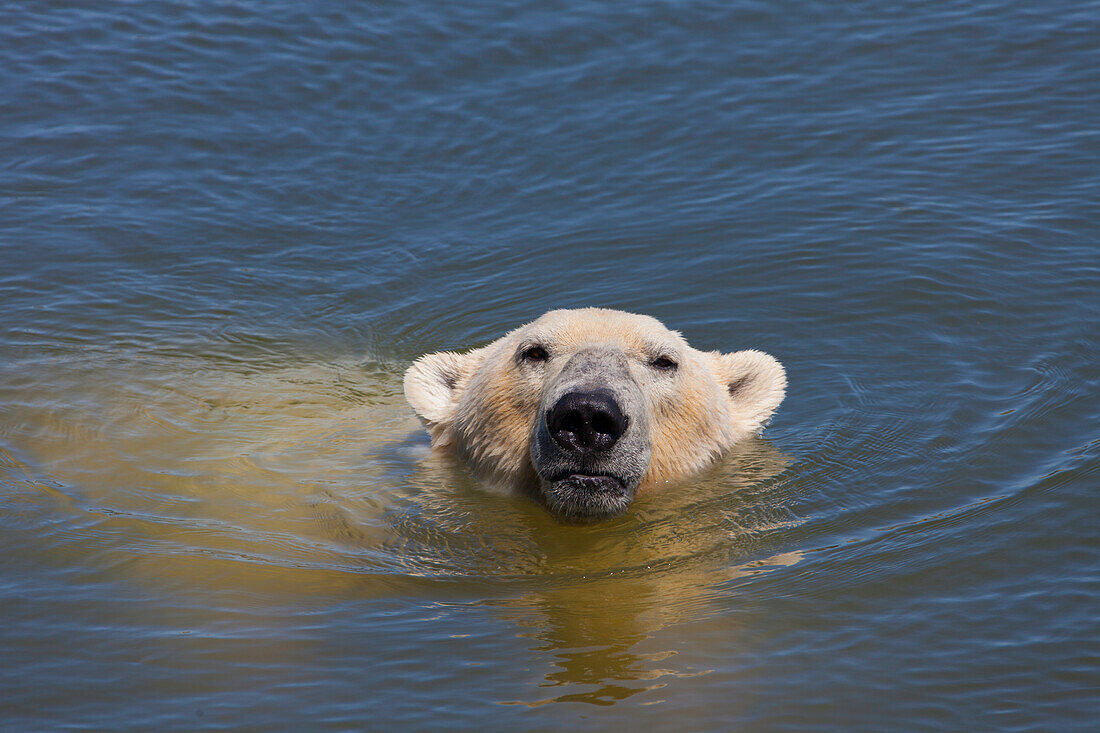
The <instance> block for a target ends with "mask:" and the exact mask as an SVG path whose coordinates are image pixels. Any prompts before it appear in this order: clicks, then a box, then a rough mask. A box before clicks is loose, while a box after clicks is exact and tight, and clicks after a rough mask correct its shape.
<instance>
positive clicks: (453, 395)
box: [405, 349, 484, 426]
mask: <svg viewBox="0 0 1100 733" xmlns="http://www.w3.org/2000/svg"><path fill="white" fill-rule="evenodd" d="M483 356H484V349H477V350H475V351H471V352H469V353H467V354H456V353H455V352H453V351H440V352H438V353H436V354H425V355H424V356H422V357H420V358H419V359H417V360H416V361H415V362H413V365H412V366H411V367H409V370H408V371H407V372H405V399H406V400H408V401H409V404H410V405H412V408H413V409H414V410H416V414H417V415H419V416H420V417H421V418H422V419H423V420H424V421H425V422H427V423H428V425H429V426H431V425H440V424H443V423H449V422H451V420H452V419H453V417H454V409H455V406H456V405H458V398H459V395H461V394H462V390H463V389H465V387H466V382H468V381H469V378H470V377H471V376H472V375H473V373H474V371H476V370H477V367H478V365H479V364H481V360H482V357H483Z"/></svg>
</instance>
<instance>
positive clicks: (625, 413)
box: [405, 308, 787, 521]
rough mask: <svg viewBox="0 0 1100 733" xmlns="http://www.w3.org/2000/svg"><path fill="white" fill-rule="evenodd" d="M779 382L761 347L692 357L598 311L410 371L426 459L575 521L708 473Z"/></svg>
mask: <svg viewBox="0 0 1100 733" xmlns="http://www.w3.org/2000/svg"><path fill="white" fill-rule="evenodd" d="M786 386H787V378H786V373H785V372H784V370H783V366H782V365H781V364H780V363H779V362H778V361H777V360H776V359H775V358H773V357H772V356H769V355H768V354H765V353H763V352H761V351H754V350H749V351H736V352H733V353H728V354H722V353H719V352H716V351H711V352H704V351H698V350H696V349H693V348H691V347H690V346H688V344H687V342H686V341H685V340H684V339H683V337H682V336H680V334H679V333H677V332H675V331H671V330H669V329H667V328H665V326H664V325H662V324H661V322H660V321H658V320H656V319H654V318H651V317H649V316H643V315H635V314H632V313H624V312H622V311H615V310H607V309H602V308H584V309H579V310H555V311H550V312H549V313H546V314H545V315H543V316H542V317H541V318H539V319H538V320H536V321H533V322H531V323H528V324H526V325H523V326H520V327H519V328H517V329H515V330H514V331H511V332H510V333H508V334H506V335H504V336H502V337H501V338H499V339H497V340H496V341H494V342H492V343H491V344H489V345H488V346H484V347H482V348H479V349H474V350H473V351H469V352H467V353H461V354H460V353H456V352H439V353H435V354H427V355H425V356H422V357H420V358H419V359H417V360H416V361H415V362H414V363H413V365H412V366H411V367H409V369H408V371H407V372H406V373H405V397H406V399H407V400H408V401H409V404H411V405H412V407H413V409H414V410H415V411H416V414H417V415H418V416H419V417H420V419H421V421H422V422H423V424H424V425H425V427H426V428H427V430H428V432H429V434H430V435H431V440H432V446H433V448H434V449H437V450H440V451H446V452H452V453H454V454H456V455H458V456H459V457H461V458H462V459H464V460H465V461H466V463H467V464H468V465H469V466H470V468H471V470H472V471H473V473H474V475H475V476H476V477H477V478H478V479H480V480H482V481H485V482H488V483H492V484H495V485H508V486H514V487H516V488H520V489H525V490H529V491H531V492H532V493H533V494H534V495H535V496H537V497H540V498H541V500H542V501H543V502H544V503H545V504H546V506H547V507H548V508H549V509H550V510H551V511H552V512H554V513H555V514H557V515H559V516H561V517H564V518H568V519H572V520H581V521H594V520H597V519H603V518H607V517H612V516H615V515H618V514H621V513H622V512H624V511H625V510H626V508H627V507H628V506H629V505H630V502H631V501H632V500H633V498H634V496H635V494H636V493H637V492H639V491H648V490H652V489H654V488H656V487H658V486H661V485H663V484H668V483H671V482H674V481H678V480H680V479H683V478H685V477H687V476H690V475H691V474H693V473H695V472H696V471H699V470H700V469H702V468H704V467H706V466H708V465H710V464H711V463H712V462H713V461H715V460H716V459H717V458H718V457H719V456H721V455H722V454H723V453H724V452H725V451H726V450H727V449H729V448H730V447H731V446H733V445H734V444H735V443H737V442H738V441H740V440H742V439H744V438H746V437H748V436H750V435H753V434H755V433H758V432H759V431H760V430H762V429H763V427H764V426H765V425H766V424H767V421H768V419H769V418H770V417H771V415H772V413H774V412H775V410H776V408H777V407H778V406H779V403H780V402H782V401H783V396H784V394H785V392H786Z"/></svg>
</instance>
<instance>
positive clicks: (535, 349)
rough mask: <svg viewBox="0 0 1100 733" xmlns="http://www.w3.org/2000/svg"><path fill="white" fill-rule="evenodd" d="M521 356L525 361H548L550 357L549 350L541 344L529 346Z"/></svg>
mask: <svg viewBox="0 0 1100 733" xmlns="http://www.w3.org/2000/svg"><path fill="white" fill-rule="evenodd" d="M520 356H522V357H523V360H524V361H546V360H547V359H549V358H550V354H549V352H547V351H546V349H544V348H543V347H541V346H528V347H527V348H526V349H524V350H523V353H522V354H520Z"/></svg>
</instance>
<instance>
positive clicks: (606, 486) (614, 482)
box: [557, 473, 623, 492]
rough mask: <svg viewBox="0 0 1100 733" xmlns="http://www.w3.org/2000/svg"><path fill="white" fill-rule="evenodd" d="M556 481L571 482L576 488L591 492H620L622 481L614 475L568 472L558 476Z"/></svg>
mask: <svg viewBox="0 0 1100 733" xmlns="http://www.w3.org/2000/svg"><path fill="white" fill-rule="evenodd" d="M557 480H558V481H563V482H566V483H569V484H571V485H572V486H574V487H576V488H578V489H584V490H587V491H592V492H621V491H622V490H623V482H622V481H620V480H619V479H617V478H615V477H614V476H607V475H605V474H591V473H568V474H563V475H562V476H559V477H558V479H557Z"/></svg>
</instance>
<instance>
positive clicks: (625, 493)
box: [543, 471, 634, 522]
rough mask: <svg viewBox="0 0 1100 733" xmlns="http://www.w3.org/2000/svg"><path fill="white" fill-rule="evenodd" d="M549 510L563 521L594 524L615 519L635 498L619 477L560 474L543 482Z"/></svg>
mask: <svg viewBox="0 0 1100 733" xmlns="http://www.w3.org/2000/svg"><path fill="white" fill-rule="evenodd" d="M546 484H547V485H546V486H544V488H543V496H544V497H545V499H546V503H547V506H548V507H549V509H550V510H551V511H552V512H554V513H555V514H557V515H558V516H559V517H562V518H564V519H568V520H573V521H579V522H593V521H596V520H600V519H609V518H611V517H617V516H619V515H620V514H622V513H623V512H625V511H626V508H627V507H628V506H630V502H631V500H632V499H633V498H634V488H633V487H632V486H630V485H629V484H628V483H627V482H626V481H625V480H623V479H622V478H620V477H618V476H613V475H610V474H603V473H578V472H575V471H563V472H561V473H558V474H555V475H554V476H552V477H551V478H550V480H549V481H547V482H546Z"/></svg>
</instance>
